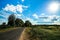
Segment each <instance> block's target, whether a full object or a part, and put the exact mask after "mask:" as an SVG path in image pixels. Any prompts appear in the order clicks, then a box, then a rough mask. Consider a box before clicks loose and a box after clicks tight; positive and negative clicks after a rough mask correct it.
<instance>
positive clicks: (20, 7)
mask: <svg viewBox="0 0 60 40" xmlns="http://www.w3.org/2000/svg"><path fill="white" fill-rule="evenodd" d="M27 8H28V6H24V5H20V4H17V5H16V6H15V5H10V4H7V5H6V7H5V8H3V10H5V11H11V12H16V11H18V12H20V13H22V12H23V11H24V9H27Z"/></svg>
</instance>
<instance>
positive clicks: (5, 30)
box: [0, 27, 20, 33]
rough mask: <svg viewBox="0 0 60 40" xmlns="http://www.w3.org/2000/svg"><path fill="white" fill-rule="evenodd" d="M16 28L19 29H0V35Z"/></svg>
mask: <svg viewBox="0 0 60 40" xmlns="http://www.w3.org/2000/svg"><path fill="white" fill-rule="evenodd" d="M17 28H20V27H9V28H4V29H0V33H2V32H7V31H11V30H14V29H17Z"/></svg>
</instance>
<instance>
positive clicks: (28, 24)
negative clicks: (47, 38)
mask: <svg viewBox="0 0 60 40" xmlns="http://www.w3.org/2000/svg"><path fill="white" fill-rule="evenodd" d="M24 25H25V27H30V26H32V24H31V22H30V21H29V20H27V21H25V24H24Z"/></svg>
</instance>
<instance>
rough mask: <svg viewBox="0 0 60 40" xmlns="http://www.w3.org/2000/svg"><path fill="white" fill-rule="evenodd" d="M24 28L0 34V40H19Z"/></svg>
mask: <svg viewBox="0 0 60 40" xmlns="http://www.w3.org/2000/svg"><path fill="white" fill-rule="evenodd" d="M23 30H24V28H17V29H14V30H11V31H8V32H4V33H0V40H19V38H20V35H21V33H22V31H23Z"/></svg>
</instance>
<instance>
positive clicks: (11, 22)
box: [8, 14, 16, 26]
mask: <svg viewBox="0 0 60 40" xmlns="http://www.w3.org/2000/svg"><path fill="white" fill-rule="evenodd" d="M15 19H16V18H15V15H14V14H11V15H10V16H9V17H8V25H9V26H14V25H15Z"/></svg>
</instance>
